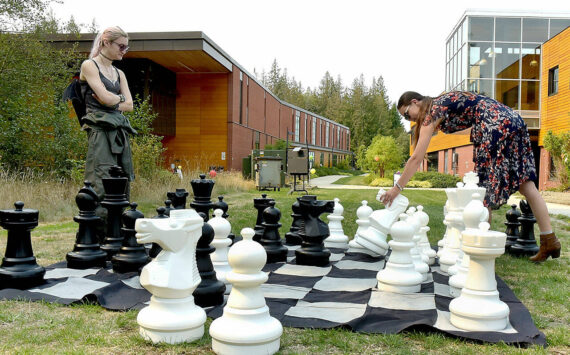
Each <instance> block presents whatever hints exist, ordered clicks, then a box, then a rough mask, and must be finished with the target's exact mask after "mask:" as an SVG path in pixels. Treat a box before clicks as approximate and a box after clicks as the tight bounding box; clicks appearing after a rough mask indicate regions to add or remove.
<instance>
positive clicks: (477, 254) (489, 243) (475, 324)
mask: <svg viewBox="0 0 570 355" xmlns="http://www.w3.org/2000/svg"><path fill="white" fill-rule="evenodd" d="M506 240H507V235H506V234H505V233H501V232H496V231H490V230H489V223H487V222H481V223H480V224H479V228H478V229H466V230H465V231H464V232H463V251H464V252H465V253H466V254H468V255H469V260H470V261H469V272H468V274H467V280H466V282H465V287H463V289H462V290H461V295H460V296H459V297H458V298H455V299H453V300H452V301H451V302H450V304H449V311H450V318H449V319H450V321H451V324H453V325H454V326H456V327H457V328H460V329H464V330H468V331H498V330H503V329H505V328H506V327H507V325H508V322H509V312H510V311H509V307H508V306H507V305H506V304H505V303H504V302H503V301H501V300H500V299H499V292H498V291H497V281H496V279H495V259H496V258H497V257H498V256H500V255H501V254H503V253H504V252H505V242H506Z"/></svg>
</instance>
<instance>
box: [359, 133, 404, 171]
mask: <svg viewBox="0 0 570 355" xmlns="http://www.w3.org/2000/svg"><path fill="white" fill-rule="evenodd" d="M366 163H367V166H368V168H369V169H373V170H377V171H378V174H379V175H380V177H384V174H385V173H386V170H390V169H397V168H398V167H400V164H401V163H402V151H401V149H400V148H399V147H398V145H397V144H396V140H395V139H394V137H390V136H381V135H378V136H376V137H374V138H373V139H372V143H371V144H370V146H369V147H368V149H367V150H366Z"/></svg>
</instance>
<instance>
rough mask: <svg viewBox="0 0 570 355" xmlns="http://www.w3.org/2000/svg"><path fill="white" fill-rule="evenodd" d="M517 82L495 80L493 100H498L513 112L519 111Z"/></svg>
mask: <svg viewBox="0 0 570 355" xmlns="http://www.w3.org/2000/svg"><path fill="white" fill-rule="evenodd" d="M519 83H520V82H519V81H518V80H495V100H498V101H500V102H502V103H504V104H505V105H507V106H509V107H510V108H512V109H513V110H518V109H519Z"/></svg>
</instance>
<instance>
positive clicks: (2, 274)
mask: <svg viewBox="0 0 570 355" xmlns="http://www.w3.org/2000/svg"><path fill="white" fill-rule="evenodd" d="M14 207H16V209H14V210H0V226H2V228H4V229H6V230H7V231H8V240H7V243H6V253H5V254H4V258H3V259H2V264H1V265H0V289H4V288H16V289H27V288H31V287H34V286H37V285H40V284H42V283H44V282H45V281H44V275H45V273H46V270H45V269H44V268H43V267H42V266H40V265H38V264H37V262H36V257H35V256H34V252H33V250H32V237H31V231H32V229H34V228H36V227H37V226H38V216H39V211H38V210H32V209H27V208H26V209H24V203H23V202H22V201H18V202H16V203H14Z"/></svg>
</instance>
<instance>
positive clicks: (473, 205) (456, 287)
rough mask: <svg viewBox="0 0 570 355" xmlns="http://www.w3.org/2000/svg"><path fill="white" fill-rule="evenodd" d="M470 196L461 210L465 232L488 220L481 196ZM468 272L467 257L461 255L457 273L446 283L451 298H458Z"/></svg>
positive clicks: (475, 194)
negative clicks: (469, 200) (471, 197)
mask: <svg viewBox="0 0 570 355" xmlns="http://www.w3.org/2000/svg"><path fill="white" fill-rule="evenodd" d="M472 196H473V199H472V200H471V202H469V203H468V204H467V206H465V209H464V210H463V224H464V225H465V230H470V231H472V230H474V229H477V228H478V227H479V223H481V222H484V221H486V220H487V219H488V218H489V211H488V210H487V208H485V206H483V202H482V199H481V196H480V195H479V194H478V193H474V194H473V195H472ZM465 230H464V231H462V232H461V235H463V233H464V232H465ZM462 239H463V238H462ZM468 272H469V255H467V254H466V253H463V258H462V260H461V263H460V264H459V266H458V268H457V272H456V273H455V274H454V275H452V276H451V277H450V278H449V281H448V282H449V294H450V295H451V296H452V297H459V295H460V294H461V289H462V288H463V287H464V286H465V281H466V280H467V274H468Z"/></svg>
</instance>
